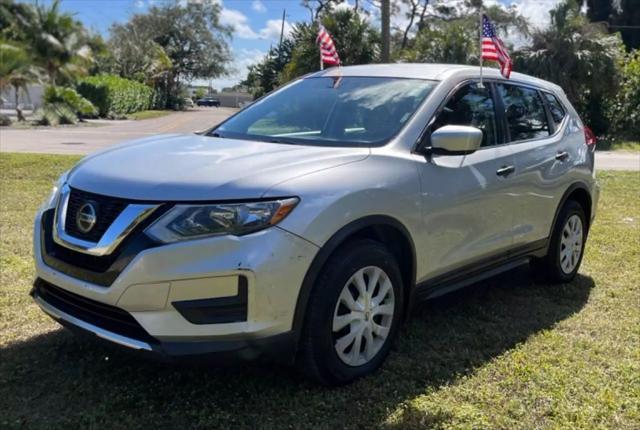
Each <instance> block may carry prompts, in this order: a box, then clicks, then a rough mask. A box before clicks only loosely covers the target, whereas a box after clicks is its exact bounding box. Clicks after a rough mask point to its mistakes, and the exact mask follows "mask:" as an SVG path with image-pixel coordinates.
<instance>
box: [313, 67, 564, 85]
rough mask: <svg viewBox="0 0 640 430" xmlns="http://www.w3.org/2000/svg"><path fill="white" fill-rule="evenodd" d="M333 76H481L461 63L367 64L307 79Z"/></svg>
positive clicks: (517, 77) (514, 78) (517, 76)
mask: <svg viewBox="0 0 640 430" xmlns="http://www.w3.org/2000/svg"><path fill="white" fill-rule="evenodd" d="M482 75H483V76H484V77H486V78H491V79H498V80H501V81H504V82H519V83H524V84H530V85H535V86H537V87H540V88H544V89H547V90H550V91H562V89H561V88H560V87H559V86H558V85H556V84H554V83H552V82H549V81H545V80H543V79H539V78H536V77H533V76H529V75H525V74H523V73H517V72H513V73H511V77H510V78H509V79H505V78H503V77H502V75H501V74H500V71H499V70H498V69H495V68H493V67H486V66H485V67H483V68H482ZM321 76H326V77H334V76H374V77H394V78H410V79H430V80H436V81H443V80H447V79H456V80H463V79H470V78H477V77H479V76H480V67H479V66H467V65H462V64H433V63H395V64H366V65H361V66H345V67H331V68H328V69H325V70H322V71H319V72H316V73H313V74H311V75H308V76H307V77H321Z"/></svg>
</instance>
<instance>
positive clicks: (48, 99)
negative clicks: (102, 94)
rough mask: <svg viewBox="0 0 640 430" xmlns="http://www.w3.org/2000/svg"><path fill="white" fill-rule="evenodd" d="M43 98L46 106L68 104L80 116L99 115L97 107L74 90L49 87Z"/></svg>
mask: <svg viewBox="0 0 640 430" xmlns="http://www.w3.org/2000/svg"><path fill="white" fill-rule="evenodd" d="M43 98H44V102H45V104H46V105H49V104H60V103H62V104H66V105H67V106H68V107H69V108H70V109H71V110H73V111H74V112H75V113H76V114H77V115H80V116H95V115H97V114H98V110H97V109H96V107H95V106H94V105H93V104H92V103H91V102H90V101H89V100H87V99H85V98H84V97H82V96H81V95H80V94H78V93H77V92H76V91H75V90H74V89H73V88H67V87H56V86H49V87H47V88H46V89H45V90H44V97H43Z"/></svg>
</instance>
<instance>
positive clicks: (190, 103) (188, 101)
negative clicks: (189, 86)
mask: <svg viewBox="0 0 640 430" xmlns="http://www.w3.org/2000/svg"><path fill="white" fill-rule="evenodd" d="M194 106H195V104H194V103H193V100H191V98H190V97H185V98H184V107H185V108H187V109H188V108H192V107H194Z"/></svg>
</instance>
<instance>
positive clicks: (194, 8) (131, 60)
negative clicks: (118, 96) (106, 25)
mask: <svg viewBox="0 0 640 430" xmlns="http://www.w3.org/2000/svg"><path fill="white" fill-rule="evenodd" d="M220 11H221V6H220V4H218V3H216V2H186V4H183V3H182V2H178V1H172V2H169V3H166V4H162V5H161V6H152V7H151V8H150V9H149V11H148V12H147V13H145V14H137V15H134V16H133V17H132V18H131V20H130V21H129V22H128V23H126V24H115V25H113V26H112V28H111V39H110V46H112V47H113V48H114V49H115V51H114V57H115V58H116V64H117V67H118V68H119V70H118V73H119V74H120V75H121V76H123V77H127V78H133V79H136V78H137V79H140V76H139V74H140V73H142V74H143V75H147V74H148V73H150V71H152V72H151V73H154V72H159V73H163V75H162V79H161V81H163V82H164V83H165V84H166V88H165V89H164V91H166V93H167V94H168V95H170V96H171V99H172V100H173V102H174V103H175V102H176V101H177V99H178V98H179V94H180V85H179V83H180V82H185V81H186V82H188V81H191V80H192V79H210V78H216V77H218V76H221V75H223V74H225V73H227V65H228V63H229V61H230V54H229V47H228V45H227V41H228V39H229V38H230V36H231V30H230V28H228V27H226V26H224V25H222V24H221V23H220ZM172 100H169V103H172Z"/></svg>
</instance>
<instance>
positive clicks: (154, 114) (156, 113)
mask: <svg viewBox="0 0 640 430" xmlns="http://www.w3.org/2000/svg"><path fill="white" fill-rule="evenodd" d="M171 112H174V111H171V110H143V111H140V112H134V113H130V114H129V115H127V118H128V119H135V120H139V119H151V118H159V117H161V116H165V115H169V114H170V113H171Z"/></svg>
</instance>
